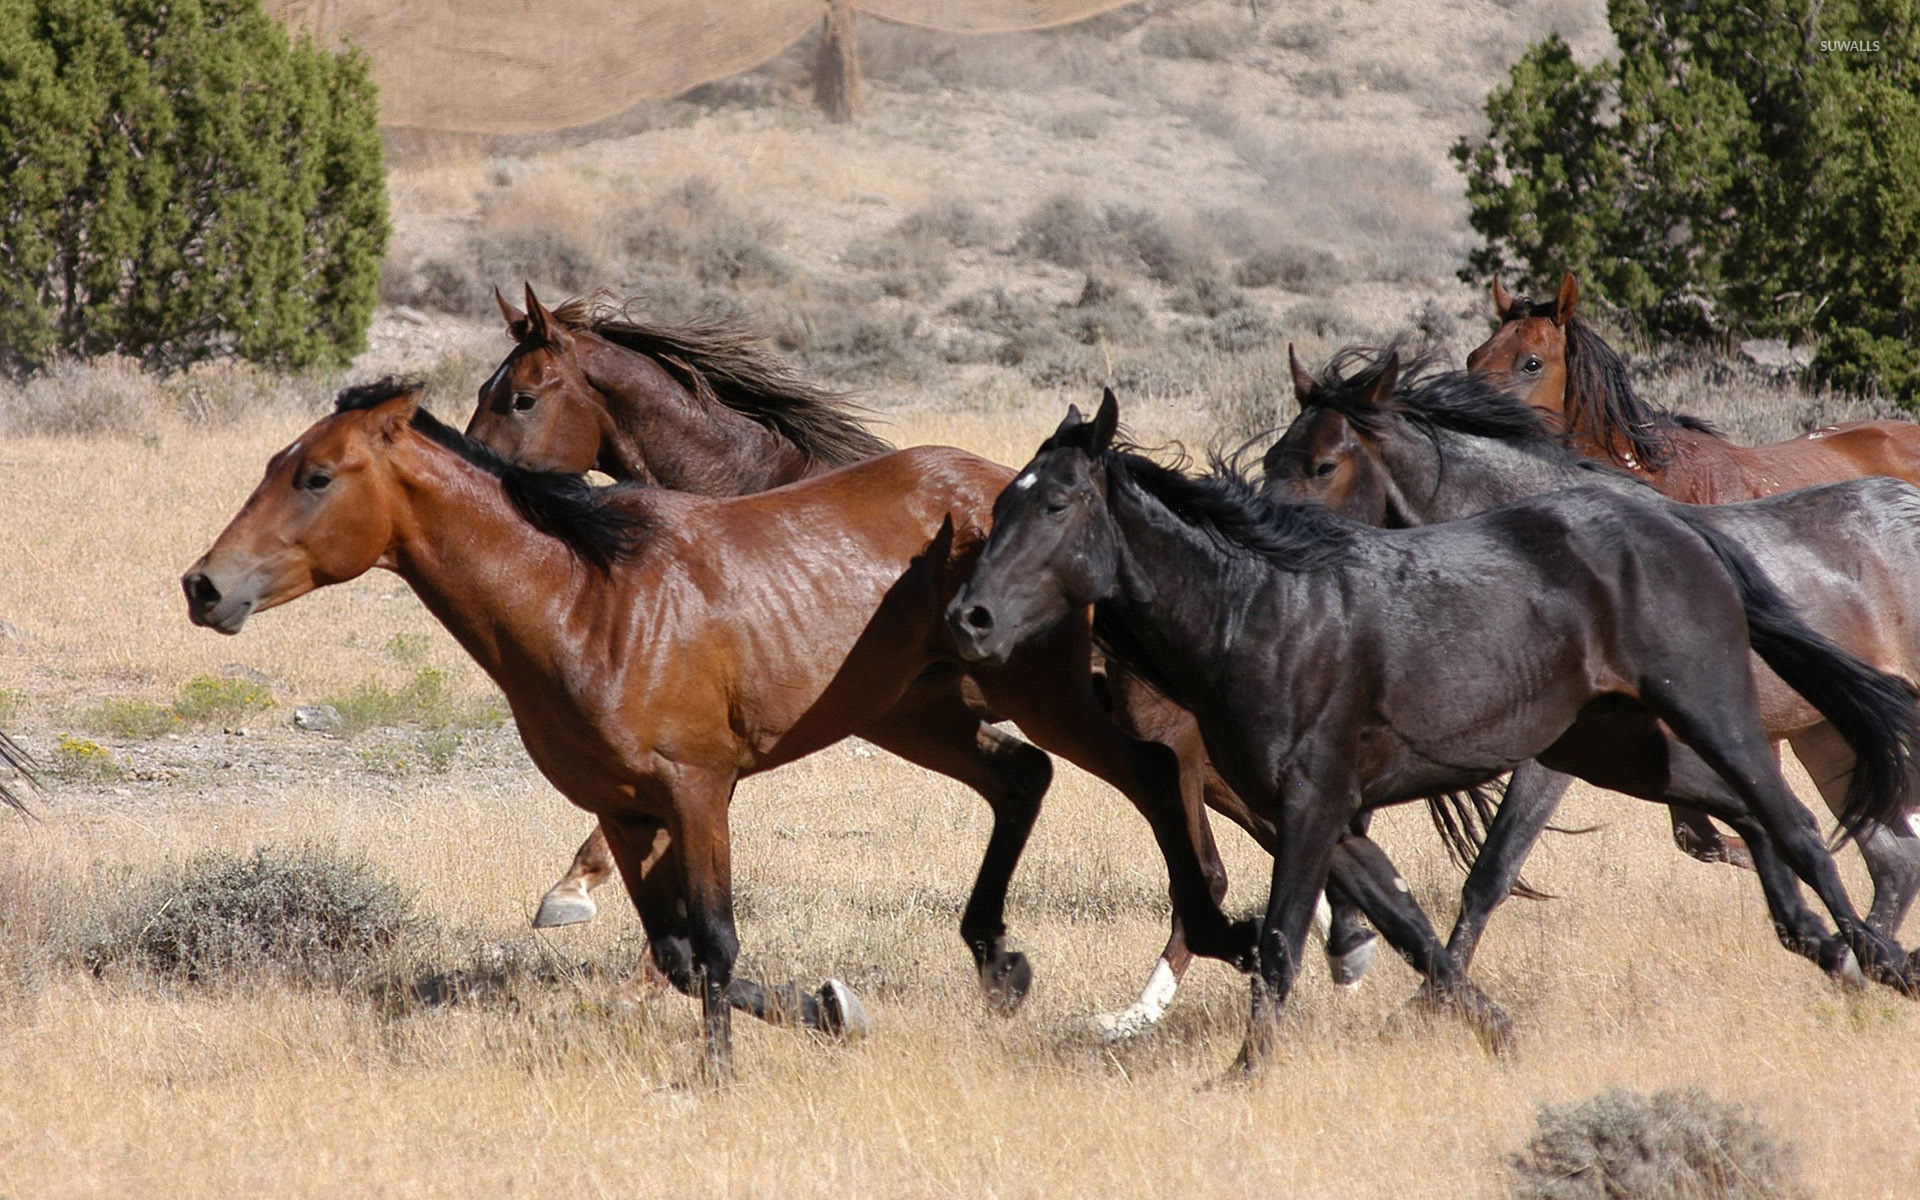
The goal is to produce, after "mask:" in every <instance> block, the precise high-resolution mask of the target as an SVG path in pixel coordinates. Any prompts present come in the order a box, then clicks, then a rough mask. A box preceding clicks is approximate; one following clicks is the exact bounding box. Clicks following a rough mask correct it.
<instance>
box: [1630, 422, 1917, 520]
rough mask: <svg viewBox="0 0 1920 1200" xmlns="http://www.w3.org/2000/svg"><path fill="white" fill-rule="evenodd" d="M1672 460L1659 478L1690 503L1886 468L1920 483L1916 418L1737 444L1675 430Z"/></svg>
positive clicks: (1759, 493)
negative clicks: (1750, 443) (1771, 440)
mask: <svg viewBox="0 0 1920 1200" xmlns="http://www.w3.org/2000/svg"><path fill="white" fill-rule="evenodd" d="M1670 438H1671V445H1672V447H1673V458H1672V461H1671V462H1670V463H1669V464H1668V465H1667V467H1666V469H1665V470H1664V471H1662V472H1660V473H1659V474H1658V475H1657V476H1656V477H1655V483H1656V486H1658V487H1659V488H1660V490H1661V491H1662V492H1665V493H1666V494H1667V495H1669V496H1671V497H1672V498H1673V499H1675V500H1683V501H1685V502H1687V503H1689V504H1725V503H1730V502H1733V501H1739V500H1757V499H1759V498H1761V497H1763V496H1771V495H1775V494H1776V493H1779V492H1787V491H1792V490H1794V489H1795V488H1803V487H1812V486H1814V485H1816V484H1822V483H1835V482H1838V481H1840V480H1845V479H1858V478H1862V477H1864V476H1871V475H1886V476H1890V477H1891V478H1894V479H1901V480H1905V481H1906V482H1908V483H1912V484H1920V425H1916V424H1914V423H1913V422H1911V421H1852V422H1848V423H1846V424H1842V425H1828V426H1825V427H1823V428H1820V429H1816V430H1814V431H1813V432H1811V433H1806V434H1802V435H1801V436H1799V437H1796V438H1789V439H1788V440H1786V441H1784V442H1770V443H1768V444H1766V445H1764V446H1740V445H1736V444H1734V443H1732V442H1729V441H1727V440H1725V439H1724V438H1721V437H1718V436H1716V435H1714V434H1710V433H1703V432H1700V431H1697V430H1677V431H1675V432H1674V433H1673V434H1671V435H1670Z"/></svg>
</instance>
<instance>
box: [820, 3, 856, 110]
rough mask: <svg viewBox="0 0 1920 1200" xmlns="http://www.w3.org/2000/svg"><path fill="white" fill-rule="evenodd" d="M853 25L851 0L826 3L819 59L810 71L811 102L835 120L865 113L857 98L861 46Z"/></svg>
mask: <svg viewBox="0 0 1920 1200" xmlns="http://www.w3.org/2000/svg"><path fill="white" fill-rule="evenodd" d="M853 22H854V14H853V5H852V3H851V2H850V0H829V3H828V4H827V18H826V28H825V29H824V30H822V32H821V37H820V59H819V62H818V63H816V64H815V66H814V70H813V99H814V103H816V104H818V105H819V106H820V110H821V111H822V112H824V113H826V114H827V116H828V117H830V118H831V119H833V120H835V121H842V122H844V121H851V120H853V119H854V118H855V117H857V116H860V115H861V114H862V113H864V112H866V111H867V104H866V101H865V100H864V99H862V98H861V95H860V43H859V42H858V41H857V40H855V38H854V26H853Z"/></svg>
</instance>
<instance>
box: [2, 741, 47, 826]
mask: <svg viewBox="0 0 1920 1200" xmlns="http://www.w3.org/2000/svg"><path fill="white" fill-rule="evenodd" d="M0 763H5V764H6V766H7V767H9V768H11V769H12V770H13V772H14V773H16V774H18V775H19V776H20V778H22V779H24V780H26V781H27V786H28V787H33V788H38V787H39V786H40V779H39V776H37V775H35V774H34V765H33V757H32V756H31V755H29V754H28V753H27V752H26V751H25V750H23V749H21V747H20V744H19V743H18V742H16V741H14V740H13V739H12V738H10V737H8V736H7V735H6V734H5V733H4V732H0ZM11 782H12V781H11V780H4V781H0V804H5V805H7V806H8V807H9V808H12V809H15V810H17V811H18V812H19V813H20V814H21V815H22V816H28V817H30V816H32V815H33V810H32V809H30V808H28V807H27V802H26V801H25V800H24V799H22V798H21V797H20V796H19V795H18V794H16V793H15V792H14V790H13V788H11V787H9V786H8V784H10V783H11Z"/></svg>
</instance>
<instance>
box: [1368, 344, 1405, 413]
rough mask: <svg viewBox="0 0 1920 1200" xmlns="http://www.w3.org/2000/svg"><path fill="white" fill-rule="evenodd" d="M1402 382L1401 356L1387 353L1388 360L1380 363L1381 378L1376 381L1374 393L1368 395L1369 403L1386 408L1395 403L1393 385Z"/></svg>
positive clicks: (1375, 406)
mask: <svg viewBox="0 0 1920 1200" xmlns="http://www.w3.org/2000/svg"><path fill="white" fill-rule="evenodd" d="M1398 382H1400V356H1399V355H1398V354H1389V355H1387V361H1386V362H1384V363H1382V364H1381V365H1380V378H1379V379H1377V380H1375V381H1374V384H1373V394H1372V395H1370V396H1368V397H1367V403H1368V404H1370V405H1372V406H1373V407H1374V408H1386V407H1388V406H1389V405H1391V404H1392V403H1393V387H1394V385H1395V384H1396V383H1398Z"/></svg>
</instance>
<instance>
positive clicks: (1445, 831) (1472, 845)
mask: <svg viewBox="0 0 1920 1200" xmlns="http://www.w3.org/2000/svg"><path fill="white" fill-rule="evenodd" d="M1495 807H1496V805H1495V803H1494V800H1493V795H1492V792H1491V791H1490V789H1489V787H1488V785H1487V784H1484V783H1476V784H1474V785H1473V786H1472V787H1469V788H1467V789H1466V790H1465V791H1461V792H1447V793H1445V794H1443V795H1439V796H1428V797H1427V815H1428V816H1429V817H1432V818H1433V827H1434V829H1435V830H1436V831H1437V832H1438V833H1439V834H1440V844H1441V845H1443V846H1445V847H1446V848H1447V857H1448V858H1451V859H1452V860H1453V865H1454V866H1456V867H1459V868H1460V869H1461V870H1462V871H1470V870H1472V869H1473V860H1474V859H1476V858H1478V857H1480V847H1481V844H1482V843H1483V842H1485V841H1486V831H1487V826H1488V825H1490V824H1492V822H1493V814H1494V809H1495ZM1512 894H1513V895H1515V896H1518V897H1520V898H1521V899H1523V900H1551V899H1553V896H1551V895H1550V894H1548V893H1546V892H1540V891H1535V890H1534V889H1533V888H1532V887H1531V886H1530V885H1529V884H1528V883H1527V881H1526V880H1525V879H1521V878H1516V879H1515V880H1514V881H1513V893H1512Z"/></svg>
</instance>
